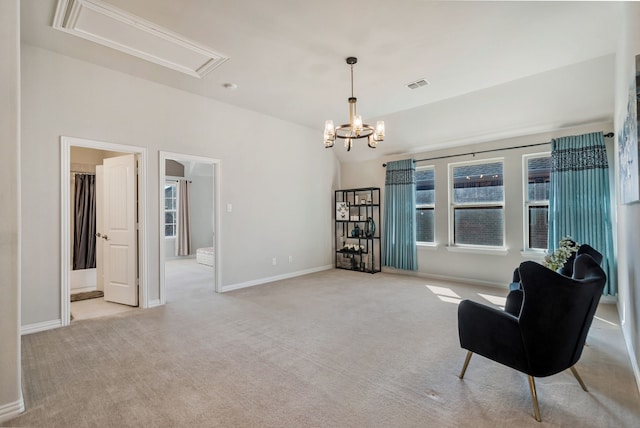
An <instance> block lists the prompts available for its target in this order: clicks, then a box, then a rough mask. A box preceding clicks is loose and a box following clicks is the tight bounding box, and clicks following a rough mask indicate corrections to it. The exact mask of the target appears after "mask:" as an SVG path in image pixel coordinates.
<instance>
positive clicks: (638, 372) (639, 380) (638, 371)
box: [618, 306, 640, 392]
mask: <svg viewBox="0 0 640 428" xmlns="http://www.w3.org/2000/svg"><path fill="white" fill-rule="evenodd" d="M618 311H620V306H618ZM618 313H620V312H618ZM621 330H622V337H623V339H624V344H625V345H626V346H627V354H628V355H629V360H630V361H631V368H632V369H633V375H634V377H635V378H636V386H637V387H638V392H640V367H638V356H637V355H636V352H635V350H634V349H633V341H632V340H631V338H629V337H627V334H626V330H625V329H624V328H622V329H621Z"/></svg>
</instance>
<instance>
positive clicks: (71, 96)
mask: <svg viewBox="0 0 640 428" xmlns="http://www.w3.org/2000/svg"><path fill="white" fill-rule="evenodd" d="M22 111H23V123H22V132H23V145H22V153H23V154H24V155H25V156H23V164H22V166H23V174H22V179H23V186H22V192H21V194H22V198H23V202H24V205H23V206H24V210H23V212H24V215H23V239H22V242H23V249H22V256H23V258H24V260H38V269H33V265H31V264H29V263H25V266H24V268H23V269H22V274H23V281H22V284H23V285H22V296H23V299H22V302H23V307H22V309H23V312H22V324H23V326H24V325H30V324H33V323H39V322H45V321H49V320H57V319H60V308H59V305H60V304H59V301H60V296H59V294H60V281H59V278H60V262H59V260H60V228H59V226H58V225H59V224H60V200H59V199H60V188H59V177H60V175H59V174H60V171H59V162H57V161H56V160H59V159H60V136H61V135H66V136H73V137H81V138H87V139H93V140H99V141H106V142H111V143H118V144H126V145H134V146H141V147H146V148H147V153H148V156H149V158H148V160H147V168H148V171H147V184H148V189H147V190H148V191H147V201H146V202H147V203H146V206H147V207H148V215H147V218H146V223H147V230H148V232H149V236H148V242H147V243H146V244H147V246H148V250H149V252H148V255H149V278H148V280H149V281H148V282H149V284H150V287H151V288H152V289H151V292H150V296H149V297H150V300H154V299H159V289H158V288H157V284H158V283H159V266H158V239H159V217H160V216H159V213H158V212H157V208H155V207H158V195H159V189H158V162H159V156H158V152H159V151H160V150H163V151H170V152H175V153H185V154H190V155H196V156H204V157H209V158H214V159H220V160H221V174H222V175H221V186H222V187H221V202H222V206H223V208H225V207H226V206H227V204H229V203H230V204H232V206H233V211H232V212H230V213H228V212H226V210H223V211H222V215H221V231H220V234H221V240H222V244H221V245H222V248H223V254H222V262H221V266H220V268H221V269H222V285H223V286H233V285H237V284H242V283H247V282H252V281H258V280H262V279H265V278H271V277H274V276H278V275H286V274H291V273H294V272H298V271H304V270H310V269H317V268H321V267H324V266H327V265H330V264H331V262H332V254H331V227H332V223H331V215H332V212H333V210H332V208H331V206H332V190H333V189H334V188H335V186H336V184H335V183H337V178H336V177H337V170H338V164H337V161H336V159H335V157H334V154H333V153H332V151H330V150H326V149H324V146H323V145H322V142H321V141H320V140H318V133H317V131H316V130H311V129H308V128H304V127H300V126H296V125H293V124H290V123H287V122H284V121H281V120H278V119H274V118H272V117H270V116H266V115H262V114H257V113H254V112H251V111H248V110H243V109H239V108H236V107H233V106H229V105H226V104H223V103H220V102H216V101H214V100H211V99H207V98H203V97H198V96H195V95H193V94H190V93H186V92H182V91H179V90H176V89H173V88H169V87H166V86H162V85H159V84H156V83H153V82H149V81H145V80H142V79H138V78H134V77H132V76H129V75H126V74H123V73H119V72H114V71H112V70H109V69H105V68H102V67H99V66H95V65H93V64H89V63H87V62H83V61H79V60H75V59H72V58H69V57H66V56H62V55H59V54H56V53H53V52H50V51H46V50H43V49H39V48H34V47H32V46H29V45H22ZM239 130H241V132H240V131H239ZM27 154H28V156H26V155H27ZM43 216H46V218H47V219H48V221H46V222H44V221H42V219H43ZM289 255H293V256H294V258H293V263H291V264H289V263H288V262H287V260H288V256H289ZM272 257H277V259H278V264H277V265H276V266H273V265H272V263H271V260H272Z"/></svg>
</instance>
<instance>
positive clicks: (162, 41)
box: [53, 0, 229, 78]
mask: <svg viewBox="0 0 640 428" xmlns="http://www.w3.org/2000/svg"><path fill="white" fill-rule="evenodd" d="M53 28H55V29H57V30H60V31H64V32H66V33H69V34H73V35H75V36H78V37H82V38H83V39H86V40H90V41H92V42H95V43H99V44H101V45H104V46H107V47H110V48H113V49H117V50H119V51H121V52H125V53H128V54H130V55H134V56H137V57H138V58H142V59H145V60H147V61H150V62H153V63H156V64H159V65H162V66H164V67H168V68H171V69H173V70H177V71H180V72H182V73H185V74H188V75H190V76H194V77H198V78H202V77H204V76H205V75H206V74H207V73H209V72H210V71H211V70H213V69H214V68H216V67H218V66H219V65H220V64H222V63H223V62H225V61H226V60H228V59H229V58H227V57H226V56H224V55H221V54H219V53H217V52H214V51H213V50H211V49H210V48H208V47H206V46H203V45H200V44H198V43H196V42H194V41H193V40H189V39H187V38H185V37H183V36H181V35H179V34H176V33H173V32H171V31H170V30H168V29H166V28H163V27H160V26H159V25H156V24H154V23H152V22H149V21H146V20H144V19H142V18H140V17H138V16H135V15H132V14H130V13H128V12H125V11H124V10H121V9H118V8H116V7H114V6H112V5H110V4H108V3H105V2H103V1H101V0H58V6H57V8H56V14H55V16H54V18H53Z"/></svg>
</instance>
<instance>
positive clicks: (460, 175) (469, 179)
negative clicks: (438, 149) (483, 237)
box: [452, 162, 504, 245]
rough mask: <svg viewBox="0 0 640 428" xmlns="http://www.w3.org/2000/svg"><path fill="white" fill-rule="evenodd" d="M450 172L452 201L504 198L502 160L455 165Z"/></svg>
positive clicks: (488, 200)
mask: <svg viewBox="0 0 640 428" xmlns="http://www.w3.org/2000/svg"><path fill="white" fill-rule="evenodd" d="M452 172H453V202H454V203H474V202H475V203H478V202H502V201H503V200H504V185H503V167H502V162H492V163H485V164H475V165H461V166H455V167H453V169H452ZM501 245H502V243H501Z"/></svg>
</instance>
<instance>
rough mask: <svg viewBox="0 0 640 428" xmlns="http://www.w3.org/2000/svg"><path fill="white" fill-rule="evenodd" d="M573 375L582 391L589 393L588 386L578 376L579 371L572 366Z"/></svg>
mask: <svg viewBox="0 0 640 428" xmlns="http://www.w3.org/2000/svg"><path fill="white" fill-rule="evenodd" d="M571 373H573V375H574V376H575V377H576V379H577V380H578V383H579V384H580V386H581V387H582V389H583V390H584V391H586V392H589V390H588V389H587V386H586V385H585V384H584V382H583V381H582V378H581V377H580V375H579V374H578V370H576V366H571Z"/></svg>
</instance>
